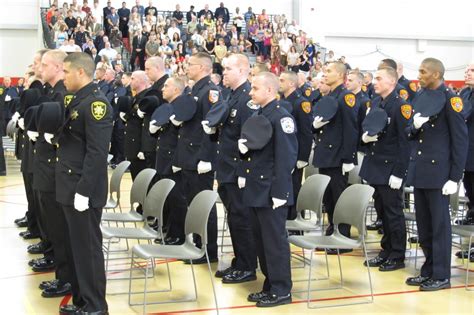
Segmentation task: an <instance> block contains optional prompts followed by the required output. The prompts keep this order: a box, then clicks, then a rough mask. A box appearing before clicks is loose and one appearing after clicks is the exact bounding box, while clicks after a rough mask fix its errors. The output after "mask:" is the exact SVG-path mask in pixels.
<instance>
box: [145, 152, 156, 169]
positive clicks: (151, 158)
mask: <svg viewBox="0 0 474 315" xmlns="http://www.w3.org/2000/svg"><path fill="white" fill-rule="evenodd" d="M143 155H144V156H145V168H153V169H154V168H155V165H156V151H153V152H144V153H143Z"/></svg>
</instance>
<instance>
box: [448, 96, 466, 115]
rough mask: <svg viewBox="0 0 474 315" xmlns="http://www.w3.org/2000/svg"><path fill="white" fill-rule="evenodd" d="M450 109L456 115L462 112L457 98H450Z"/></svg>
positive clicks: (461, 105)
mask: <svg viewBox="0 0 474 315" xmlns="http://www.w3.org/2000/svg"><path fill="white" fill-rule="evenodd" d="M451 107H452V108H453V110H454V111H455V112H457V113H459V112H460V111H462V108H463V104H462V99H461V98H460V97H458V96H456V97H453V98H451Z"/></svg>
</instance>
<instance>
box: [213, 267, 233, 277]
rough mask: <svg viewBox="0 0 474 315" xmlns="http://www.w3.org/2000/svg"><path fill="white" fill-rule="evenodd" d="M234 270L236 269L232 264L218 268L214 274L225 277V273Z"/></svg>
mask: <svg viewBox="0 0 474 315" xmlns="http://www.w3.org/2000/svg"><path fill="white" fill-rule="evenodd" d="M234 270H235V269H234V268H233V267H232V266H230V267H227V268H226V269H224V270H217V271H216V273H215V275H214V276H215V277H216V278H223V277H224V276H225V275H227V274H230V273H232V272H233V271H234Z"/></svg>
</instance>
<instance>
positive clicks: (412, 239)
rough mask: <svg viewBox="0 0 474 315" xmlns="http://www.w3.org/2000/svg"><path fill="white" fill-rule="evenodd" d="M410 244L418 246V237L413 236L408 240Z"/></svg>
mask: <svg viewBox="0 0 474 315" xmlns="http://www.w3.org/2000/svg"><path fill="white" fill-rule="evenodd" d="M408 242H410V243H412V244H416V243H418V237H416V236H412V237H410V238H409V239H408Z"/></svg>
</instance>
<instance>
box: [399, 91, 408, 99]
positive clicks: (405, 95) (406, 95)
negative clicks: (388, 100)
mask: <svg viewBox="0 0 474 315" xmlns="http://www.w3.org/2000/svg"><path fill="white" fill-rule="evenodd" d="M398 94H399V95H400V97H401V98H402V99H403V100H404V101H406V100H407V99H408V91H407V90H405V89H400V91H399V92H398Z"/></svg>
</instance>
